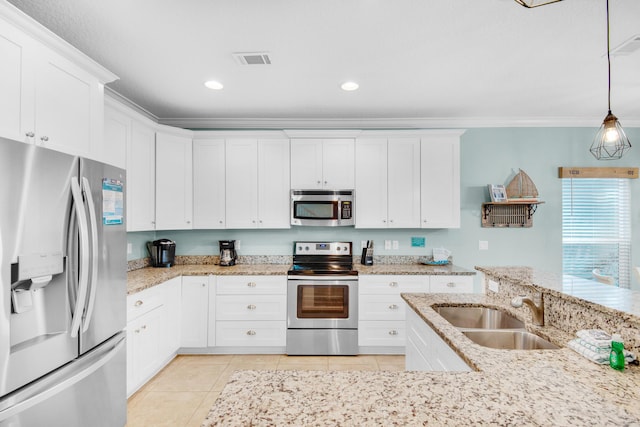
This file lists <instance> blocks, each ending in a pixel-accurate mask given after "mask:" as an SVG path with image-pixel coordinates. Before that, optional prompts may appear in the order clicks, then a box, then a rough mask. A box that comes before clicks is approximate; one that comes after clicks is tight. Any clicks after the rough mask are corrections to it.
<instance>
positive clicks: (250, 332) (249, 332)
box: [247, 330, 256, 335]
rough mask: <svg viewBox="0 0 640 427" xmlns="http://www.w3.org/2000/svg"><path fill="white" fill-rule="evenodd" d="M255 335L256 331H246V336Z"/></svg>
mask: <svg viewBox="0 0 640 427" xmlns="http://www.w3.org/2000/svg"><path fill="white" fill-rule="evenodd" d="M255 334H256V331H251V330H249V331H247V335H255Z"/></svg>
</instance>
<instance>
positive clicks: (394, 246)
mask: <svg viewBox="0 0 640 427" xmlns="http://www.w3.org/2000/svg"><path fill="white" fill-rule="evenodd" d="M398 247H399V245H398V241H397V240H394V241H393V249H398Z"/></svg>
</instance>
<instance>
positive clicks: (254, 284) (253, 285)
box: [247, 282, 256, 288]
mask: <svg viewBox="0 0 640 427" xmlns="http://www.w3.org/2000/svg"><path fill="white" fill-rule="evenodd" d="M247 286H248V287H250V288H255V287H256V282H249V283H247Z"/></svg>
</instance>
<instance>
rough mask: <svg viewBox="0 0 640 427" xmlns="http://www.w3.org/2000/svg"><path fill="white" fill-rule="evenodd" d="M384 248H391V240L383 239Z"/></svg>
mask: <svg viewBox="0 0 640 427" xmlns="http://www.w3.org/2000/svg"><path fill="white" fill-rule="evenodd" d="M384 248H385V249H391V240H385V241H384Z"/></svg>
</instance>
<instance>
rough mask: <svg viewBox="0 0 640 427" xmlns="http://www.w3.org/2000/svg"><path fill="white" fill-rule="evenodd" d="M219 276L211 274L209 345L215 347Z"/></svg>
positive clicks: (208, 323)
mask: <svg viewBox="0 0 640 427" xmlns="http://www.w3.org/2000/svg"><path fill="white" fill-rule="evenodd" d="M217 281H218V278H217V277H216V276H209V321H208V322H207V325H208V326H209V330H208V331H207V346H209V347H214V346H215V345H216V298H217V297H216V285H217Z"/></svg>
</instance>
